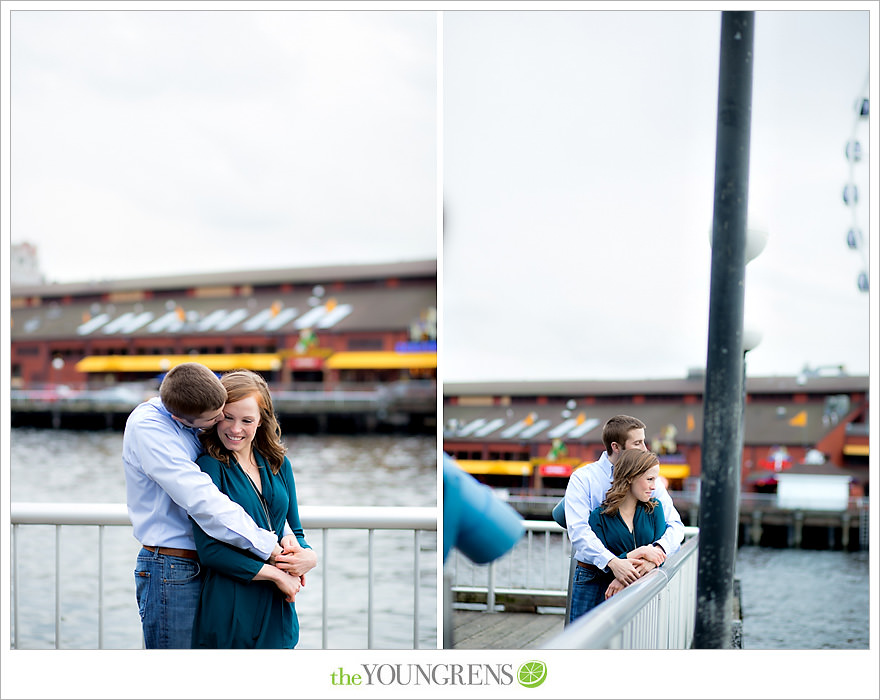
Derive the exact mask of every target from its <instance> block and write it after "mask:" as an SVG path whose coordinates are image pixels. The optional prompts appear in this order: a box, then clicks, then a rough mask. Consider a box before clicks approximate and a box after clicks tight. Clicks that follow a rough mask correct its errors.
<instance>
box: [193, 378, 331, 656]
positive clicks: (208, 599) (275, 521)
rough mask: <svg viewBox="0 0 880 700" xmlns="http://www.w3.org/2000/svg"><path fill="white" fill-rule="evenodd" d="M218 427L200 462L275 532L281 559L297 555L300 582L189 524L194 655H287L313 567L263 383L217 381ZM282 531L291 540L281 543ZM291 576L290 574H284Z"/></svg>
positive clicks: (207, 435) (205, 439) (207, 436)
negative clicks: (193, 554) (297, 603)
mask: <svg viewBox="0 0 880 700" xmlns="http://www.w3.org/2000/svg"><path fill="white" fill-rule="evenodd" d="M221 382H222V383H223V386H224V387H226V392H227V402H226V405H225V406H224V408H223V419H222V420H220V422H218V423H217V425H216V426H214V427H213V428H211V429H209V430H207V431H205V432H204V433H203V434H202V435H201V439H202V443H203V444H204V446H205V450H206V452H207V454H205V455H204V456H202V457H200V458H199V459H198V460H197V463H198V465H199V466H200V467H201V469H202V471H204V472H206V473H207V474H208V475H209V476H210V477H211V479H212V480H213V481H214V483H215V484H216V485H217V487H218V488H219V489H220V490H221V491H222V492H223V493H225V494H226V495H227V496H229V498H230V499H231V500H233V501H235V502H236V503H238V504H239V505H241V506H242V507H243V508H244V509H245V511H247V513H248V514H249V515H250V516H251V517H252V518H253V519H254V522H256V524H257V525H259V526H260V527H262V528H266V529H267V530H274V531H275V532H276V533H277V534H278V538H279V541H280V542H281V544H282V546H283V547H284V550H285V552H296V553H297V554H298V559H299V561H300V565H299V567H297V571H298V572H299V574H298V575H294V574H292V573H288V572H287V571H285V570H283V569H282V568H279V567H278V566H274V565H272V564H267V563H265V562H263V561H262V560H260V559H258V558H257V557H255V556H254V555H253V554H251V553H250V552H247V551H245V550H241V549H236V548H234V547H231V546H230V545H228V544H225V543H223V542H220V541H218V540H215V539H213V538H211V537H209V536H208V535H206V534H205V532H204V531H203V530H202V529H201V528H200V527H199V526H198V525H197V524H196V523H195V521H193V535H194V537H195V541H196V548H197V549H198V553H199V562H200V564H201V566H202V567H203V569H204V571H205V577H204V585H203V586H202V591H201V595H200V597H199V603H198V608H197V609H196V617H195V624H194V625H193V644H192V645H193V648H202V649H205V648H211V649H240V648H247V649H292V648H294V647H295V646H296V644H297V642H298V641H299V621H298V619H297V615H296V608H295V607H294V599H295V597H296V594H297V593H298V592H299V590H300V588H301V586H302V585H304V584H305V570H308V569H311V568H312V567H314V566H315V564H316V563H317V557H316V556H315V555H314V552H313V551H312V550H311V548H310V547H309V545H308V544H307V543H306V539H305V534H304V533H303V529H302V525H301V523H300V519H299V510H298V508H297V502H296V486H295V484H294V479H293V471H292V469H291V466H290V460H289V459H288V458H287V457H286V456H285V451H286V450H285V447H284V445H283V444H282V443H281V429H280V427H279V425H278V420H277V419H276V417H275V411H274V408H273V405H272V398H271V395H270V393H269V388H268V386H267V385H266V382H265V380H264V379H263V378H262V377H261V376H260V375H258V374H256V373H254V372H250V371H247V370H238V371H235V372H229V373H228V374H225V375H224V376H223V377H222V378H221ZM285 523H287V524H288V525H289V526H290V530H291V531H292V533H293V534H292V535H289V534H288V535H286V536H284V537H282V536H283V535H284V532H285ZM288 568H289V567H288Z"/></svg>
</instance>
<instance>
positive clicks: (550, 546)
mask: <svg viewBox="0 0 880 700" xmlns="http://www.w3.org/2000/svg"><path fill="white" fill-rule="evenodd" d="M523 526H524V528H525V536H524V537H523V539H522V540H520V542H518V543H517V545H516V546H515V547H514V548H513V549H511V550H510V551H509V552H506V553H505V554H504V555H502V556H501V557H499V558H498V559H496V560H494V561H492V562H489V563H488V564H474V563H473V562H471V561H470V560H469V559H468V558H467V557H465V556H464V555H463V554H461V552H459V551H458V550H457V549H452V550H450V553H449V556H448V558H447V563H446V569H447V571H448V572H449V574H450V579H451V586H452V592H453V594H454V593H485V594H486V612H490V613H491V612H495V611H496V605H495V600H496V596H497V595H498V594H505V595H512V596H517V595H522V596H534V595H544V596H553V595H556V596H562V597H563V598H564V597H565V596H566V593H567V585H568V584H567V575H568V571H569V560H570V558H571V543H570V541H569V539H568V532H567V531H566V530H565V529H564V528H562V527H560V526H559V525H558V524H557V523H556V522H555V521H553V520H524V521H523ZM536 540H537V541H536Z"/></svg>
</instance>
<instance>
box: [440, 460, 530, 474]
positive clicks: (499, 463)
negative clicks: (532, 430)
mask: <svg viewBox="0 0 880 700" xmlns="http://www.w3.org/2000/svg"><path fill="white" fill-rule="evenodd" d="M456 462H457V463H458V466H460V467H461V468H462V469H464V470H465V471H466V472H467V473H468V474H510V475H513V476H529V475H530V474H531V473H532V464H531V462H514V461H508V460H483V459H459V460H456Z"/></svg>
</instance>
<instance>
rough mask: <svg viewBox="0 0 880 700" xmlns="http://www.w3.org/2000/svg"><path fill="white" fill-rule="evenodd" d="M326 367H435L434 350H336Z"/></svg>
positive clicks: (325, 364)
mask: <svg viewBox="0 0 880 700" xmlns="http://www.w3.org/2000/svg"><path fill="white" fill-rule="evenodd" d="M324 367H326V368H327V369H436V367H437V353H436V352H380V351H373V352H337V353H334V354H333V355H331V356H330V357H329V358H327V361H326V362H325V363H324Z"/></svg>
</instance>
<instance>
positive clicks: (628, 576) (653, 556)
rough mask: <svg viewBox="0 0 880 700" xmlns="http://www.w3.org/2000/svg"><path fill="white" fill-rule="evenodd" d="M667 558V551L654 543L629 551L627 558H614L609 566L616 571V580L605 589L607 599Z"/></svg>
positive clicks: (613, 571)
mask: <svg viewBox="0 0 880 700" xmlns="http://www.w3.org/2000/svg"><path fill="white" fill-rule="evenodd" d="M665 560H666V553H665V552H664V551H663V550H662V549H660V547H654V546H653V545H645V546H642V547H638V548H636V549H634V550H632V551H631V552H628V553H627V555H626V559H612V560H611V561H609V562H608V568H609V569H611V571H612V573H614V580H613V581H612V582H611V583H610V584H609V586H608V588H607V589H606V591H605V599H606V600H607V599H608V598H610V597H611V596H613V595H615V594H616V593H620V591H622V590H623V589H624V588H626V587H627V586H629V585H630V584H631V583H635V581H637V580H638V579H640V578H641V577H642V576H644V575H645V574H646V573H648V572H649V571H651V569H654V568H656V567H658V566H660V565H661V564H662V563H663V562H664V561H665Z"/></svg>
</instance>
